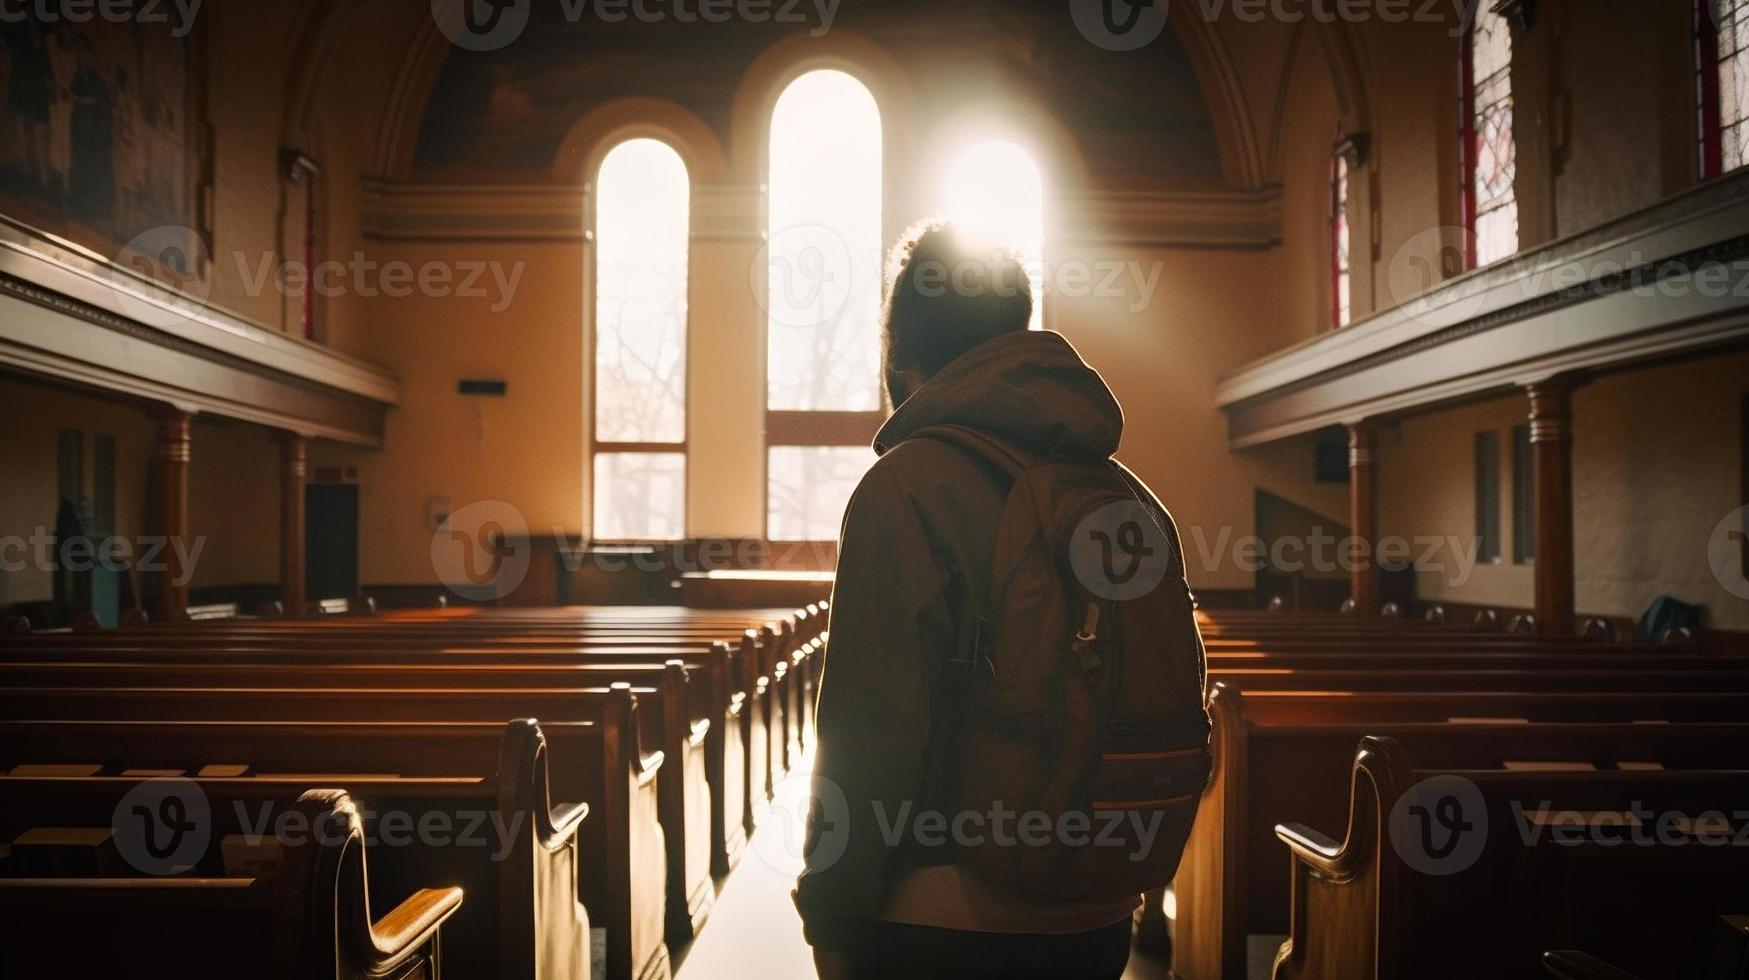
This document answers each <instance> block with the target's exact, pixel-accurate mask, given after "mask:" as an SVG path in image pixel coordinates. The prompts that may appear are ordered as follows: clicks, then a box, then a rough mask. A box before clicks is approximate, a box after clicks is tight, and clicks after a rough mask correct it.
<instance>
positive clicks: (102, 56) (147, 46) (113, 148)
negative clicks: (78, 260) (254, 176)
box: [0, 18, 194, 255]
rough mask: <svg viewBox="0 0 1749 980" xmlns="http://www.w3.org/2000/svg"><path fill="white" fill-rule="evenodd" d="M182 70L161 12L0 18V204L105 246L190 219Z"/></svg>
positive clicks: (183, 60) (178, 40)
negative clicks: (152, 17)
mask: <svg viewBox="0 0 1749 980" xmlns="http://www.w3.org/2000/svg"><path fill="white" fill-rule="evenodd" d="M193 79H194V72H193V70H192V55H191V39H190V32H189V31H188V30H184V29H179V28H178V27H177V26H176V25H174V24H172V23H167V22H164V21H162V20H158V21H154V22H143V21H141V20H139V19H133V20H127V21H114V20H105V19H103V18H92V19H90V20H88V21H85V22H83V23H70V22H68V21H66V20H62V21H58V22H47V23H43V22H38V21H37V20H35V19H32V18H25V19H19V20H13V19H10V18H8V19H6V20H5V21H4V22H0V93H3V94H0V100H3V102H4V105H5V119H4V121H3V122H0V211H3V212H4V213H6V214H7V215H9V216H12V217H14V218H17V219H18V220H20V221H23V222H25V223H27V224H31V225H35V226H37V227H40V228H43V229H44V230H46V231H50V232H53V233H56V234H59V235H62V236H64V237H67V238H69V239H72V240H73V241H76V242H79V243H80V244H83V245H86V246H88V247H90V248H93V249H95V250H97V251H99V252H102V253H103V254H105V255H115V254H116V252H117V250H118V249H119V248H120V247H121V246H123V245H124V244H126V243H128V242H129V241H131V240H132V239H134V238H135V237H136V236H139V235H141V234H142V233H144V232H147V231H149V230H151V229H155V228H161V227H163V226H188V225H192V224H193V214H192V207H191V196H192V193H191V180H190V179H189V175H190V173H191V169H190V153H191V150H190V146H191V132H192V127H193V125H194V123H193V121H192V119H191V115H192V114H191V112H190V107H191V105H192V99H191V92H192V88H191V86H192V83H193Z"/></svg>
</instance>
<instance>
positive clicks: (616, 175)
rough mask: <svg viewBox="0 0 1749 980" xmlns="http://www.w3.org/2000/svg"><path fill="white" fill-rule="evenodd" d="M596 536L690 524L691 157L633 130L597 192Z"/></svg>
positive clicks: (659, 536)
mask: <svg viewBox="0 0 1749 980" xmlns="http://www.w3.org/2000/svg"><path fill="white" fill-rule="evenodd" d="M595 237H596V246H595V425H594V430H595V449H596V455H595V467H594V473H595V483H594V496H595V535H596V537H598V538H602V539H614V540H625V539H635V540H668V539H676V538H680V537H681V536H683V535H684V534H685V523H686V456H685V451H686V283H687V277H686V271H687V245H688V240H689V231H688V187H687V176H686V164H685V162H684V161H682V160H681V159H680V155H679V154H678V153H675V152H674V149H673V148H672V147H670V146H668V144H666V143H663V142H661V141H659V140H653V139H632V140H627V141H625V142H624V143H621V144H619V145H618V146H616V147H614V148H613V149H612V150H611V151H610V152H609V153H608V154H607V157H606V159H604V160H602V162H601V174H600V176H599V179H598V180H597V182H596V195H595Z"/></svg>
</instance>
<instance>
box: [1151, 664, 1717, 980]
mask: <svg viewBox="0 0 1749 980" xmlns="http://www.w3.org/2000/svg"><path fill="white" fill-rule="evenodd" d="M1209 707H1210V716H1211V718H1212V720H1213V722H1214V727H1213V732H1212V735H1211V739H1212V747H1213V751H1214V772H1213V775H1212V777H1211V779H1210V782H1209V785H1208V787H1207V788H1206V789H1205V791H1204V794H1203V799H1202V804H1201V808H1200V809H1199V811H1198V813H1197V820H1196V823H1195V825H1194V826H1193V827H1192V829H1191V834H1190V839H1189V842H1188V843H1187V845H1186V847H1185V853H1184V859H1183V862H1182V863H1181V864H1180V866H1179V870H1178V875H1177V877H1176V879H1175V881H1174V892H1175V898H1176V900H1177V907H1178V916H1177V920H1176V921H1177V923H1178V930H1177V934H1176V936H1175V937H1174V943H1173V971H1174V973H1175V974H1176V975H1178V976H1179V977H1182V978H1184V980H1216V978H1223V980H1238V978H1243V977H1244V975H1245V959H1246V950H1245V937H1246V935H1247V934H1248V933H1278V932H1283V931H1285V929H1286V924H1287V915H1288V901H1287V893H1286V881H1285V879H1284V878H1283V877H1282V876H1281V875H1280V874H1278V873H1277V871H1278V869H1279V867H1280V866H1279V865H1277V864H1274V863H1273V862H1272V861H1271V860H1270V859H1269V857H1268V855H1270V854H1272V853H1278V852H1277V850H1276V849H1277V847H1278V846H1279V845H1277V844H1276V843H1275V839H1274V833H1273V828H1274V826H1275V824H1276V823H1279V822H1282V821H1285V820H1311V821H1314V822H1316V821H1319V820H1328V819H1330V818H1331V815H1332V814H1335V813H1338V812H1339V811H1340V808H1341V807H1342V806H1343V805H1344V800H1343V799H1342V795H1341V793H1342V790H1343V789H1344V788H1345V783H1344V781H1343V776H1344V774H1345V773H1346V772H1347V767H1348V765H1349V763H1350V761H1351V757H1352V746H1353V745H1354V743H1355V742H1356V740H1358V739H1359V738H1361V737H1362V736H1365V735H1368V734H1388V735H1390V736H1392V737H1395V738H1398V739H1399V740H1402V741H1405V742H1407V743H1408V744H1410V745H1412V746H1413V748H1414V750H1415V751H1417V752H1425V753H1430V755H1429V758H1431V759H1435V760H1437V761H1438V762H1439V764H1449V765H1453V766H1461V767H1465V768H1486V767H1488V766H1492V765H1498V764H1501V763H1504V762H1510V761H1518V760H1523V761H1536V760H1549V759H1557V760H1570V761H1576V762H1582V763H1590V764H1593V765H1597V766H1601V767H1608V766H1610V765H1613V764H1614V763H1616V762H1620V761H1629V762H1639V761H1659V762H1662V763H1664V764H1667V765H1688V766H1691V767H1692V766H1697V765H1713V766H1718V765H1723V764H1725V763H1729V762H1731V761H1733V760H1737V759H1744V760H1749V749H1746V748H1745V746H1749V726H1744V725H1740V724H1737V723H1736V719H1738V718H1742V717H1749V695H1745V694H1742V693H1716V694H1695V693H1687V692H1678V693H1650V694H1638V693H1632V692H1623V693H1600V692H1548V693H1538V694H1527V693H1524V692H1516V691H1498V692H1485V691H1484V692H1477V691H1458V692H1437V691H1409V692H1381V691H1372V692H1349V691H1340V690H1329V691H1324V690H1300V691H1295V690H1276V691H1247V692H1244V693H1241V692H1240V691H1238V690H1237V689H1234V688H1231V687H1229V686H1227V685H1225V684H1217V685H1216V686H1215V689H1214V693H1213V694H1212V695H1211V697H1210V702H1209ZM1453 719H1467V720H1459V721H1453ZM1647 721H1666V722H1685V723H1684V724H1638V723H1636V722H1647Z"/></svg>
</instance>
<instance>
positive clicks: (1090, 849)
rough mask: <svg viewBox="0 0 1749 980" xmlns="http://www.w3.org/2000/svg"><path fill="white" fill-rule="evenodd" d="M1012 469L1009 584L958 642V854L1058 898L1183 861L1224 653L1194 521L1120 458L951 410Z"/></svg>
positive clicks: (995, 591)
mask: <svg viewBox="0 0 1749 980" xmlns="http://www.w3.org/2000/svg"><path fill="white" fill-rule="evenodd" d="M917 435H919V436H923V437H927V438H932V439H935V440H938V441H941V442H946V443H950V444H952V445H954V446H956V447H958V448H959V449H961V450H962V451H964V452H966V453H967V454H969V455H972V456H974V457H975V458H977V459H980V460H983V461H985V462H986V463H988V464H989V465H990V466H992V467H994V468H995V469H997V470H999V471H1001V472H1003V473H1005V474H1007V475H1008V476H1009V477H1010V478H1012V481H1013V482H1012V484H1011V485H1010V489H1009V493H1008V499H1007V503H1006V504H1005V505H1004V508H1003V512H1002V516H1001V519H1000V522H999V523H998V525H997V534H996V548H995V555H994V557H993V559H992V562H993V563H992V566H991V569H990V570H991V577H990V580H989V581H990V583H991V586H990V588H991V594H990V595H988V596H974V597H972V601H973V602H974V603H976V604H977V608H978V609H979V615H978V616H977V617H976V620H975V622H974V623H973V624H972V628H971V629H970V630H965V629H962V630H961V631H960V632H961V634H962V635H961V636H960V637H959V638H958V642H957V646H958V649H957V650H955V651H954V652H953V653H952V654H951V655H950V656H949V657H948V658H947V670H946V677H947V682H946V684H945V685H944V687H945V688H947V689H948V699H949V705H950V710H949V712H948V724H949V725H950V726H951V728H952V730H951V734H950V736H949V738H948V748H947V749H946V750H945V751H946V753H947V758H945V759H944V760H942V761H941V763H940V764H941V765H943V766H945V768H946V773H945V774H944V775H943V776H941V777H940V778H941V779H942V785H943V786H944V788H945V792H946V796H947V800H948V803H949V805H950V806H951V807H952V808H953V809H952V811H951V812H953V813H954V814H955V815H956V817H955V819H956V820H958V819H959V815H962V814H964V815H971V816H974V817H976V818H979V819H974V820H972V821H971V822H970V823H964V824H959V826H965V827H976V828H982V829H983V830H984V831H986V832H984V833H975V832H974V833H960V832H957V831H956V833H955V841H954V858H955V860H956V861H958V862H959V863H961V864H962V865H964V866H965V867H966V868H967V869H969V870H970V871H972V872H973V873H975V874H977V875H978V876H979V877H981V878H983V879H985V880H987V881H989V882H991V883H994V884H996V885H998V886H1001V887H1003V888H1004V889H1006V890H1008V891H1010V892H1012V893H1017V894H1020V895H1023V896H1026V897H1028V898H1031V899H1034V900H1041V901H1059V902H1060V901H1101V900H1111V901H1116V900H1120V899H1123V898H1125V897H1133V896H1135V895H1136V894H1138V893H1140V892H1142V891H1146V890H1148V889H1151V888H1157V887H1160V886H1162V885H1165V884H1166V883H1167V882H1169V881H1171V880H1172V877H1173V875H1174V874H1175V873H1176V872H1177V869H1178V862H1179V858H1180V856H1181V855H1182V853H1183V850H1184V842H1185V839H1186V838H1187V837H1188V836H1189V834H1190V826H1191V823H1192V822H1193V821H1194V820H1195V818H1196V810H1197V805H1198V803H1199V802H1200V800H1201V797H1202V791H1203V788H1204V787H1205V786H1206V785H1207V783H1208V779H1209V773H1210V767H1211V758H1210V752H1209V717H1208V712H1207V709H1206V706H1205V699H1204V694H1203V692H1204V685H1205V680H1206V673H1207V666H1206V658H1205V655H1204V652H1203V645H1202V637H1201V635H1200V634H1199V632H1198V631H1197V626H1196V619H1195V608H1196V603H1195V599H1194V597H1193V596H1192V595H1191V593H1190V589H1189V586H1188V584H1187V583H1186V581H1185V576H1184V561H1183V557H1182V550H1181V548H1180V546H1179V539H1178V531H1177V529H1176V528H1175V527H1174V525H1173V523H1172V519H1171V517H1170V515H1168V514H1167V513H1166V509H1165V508H1164V507H1162V506H1161V505H1160V503H1159V501H1158V500H1157V499H1155V497H1154V495H1153V494H1152V493H1151V492H1150V491H1149V490H1148V489H1147V487H1146V486H1145V485H1143V484H1142V482H1141V481H1140V480H1139V479H1137V478H1136V477H1135V475H1134V474H1132V473H1130V471H1129V470H1128V469H1126V468H1125V467H1124V466H1123V465H1122V464H1121V463H1119V462H1117V461H1116V460H1114V459H1088V458H1081V459H1063V458H1051V459H1035V458H1032V457H1030V456H1028V455H1026V454H1024V453H1020V452H1017V451H1015V450H1014V449H1012V448H1011V447H1008V446H1006V445H1004V444H1002V443H1001V442H998V441H997V440H995V439H992V438H991V437H989V436H987V435H984V434H983V433H981V432H979V431H977V430H974V429H969V428H964V427H961V426H948V425H943V426H933V427H930V428H928V429H924V430H921V431H919V432H918V433H917Z"/></svg>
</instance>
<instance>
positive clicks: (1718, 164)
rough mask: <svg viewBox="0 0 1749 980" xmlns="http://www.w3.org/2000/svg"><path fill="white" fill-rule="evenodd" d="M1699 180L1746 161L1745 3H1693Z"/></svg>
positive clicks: (1748, 10)
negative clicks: (1698, 134) (1698, 112)
mask: <svg viewBox="0 0 1749 980" xmlns="http://www.w3.org/2000/svg"><path fill="white" fill-rule="evenodd" d="M1695 39H1696V64H1695V67H1696V89H1697V93H1698V98H1697V100H1696V101H1697V103H1698V105H1699V109H1700V126H1699V133H1700V154H1701V176H1703V177H1715V176H1718V175H1719V174H1721V173H1725V172H1727V171H1731V170H1735V169H1737V168H1738V167H1741V166H1743V164H1744V163H1745V162H1746V160H1749V0H1697V2H1696V4H1695Z"/></svg>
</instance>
